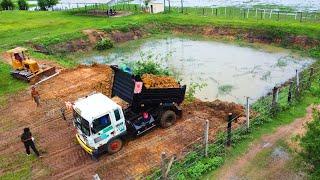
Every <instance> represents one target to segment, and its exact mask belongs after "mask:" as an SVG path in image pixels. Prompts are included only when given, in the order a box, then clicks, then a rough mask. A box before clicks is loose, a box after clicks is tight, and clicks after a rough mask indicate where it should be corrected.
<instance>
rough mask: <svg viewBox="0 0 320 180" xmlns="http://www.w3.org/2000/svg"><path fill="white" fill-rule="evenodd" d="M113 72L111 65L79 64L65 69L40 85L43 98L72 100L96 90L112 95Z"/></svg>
mask: <svg viewBox="0 0 320 180" xmlns="http://www.w3.org/2000/svg"><path fill="white" fill-rule="evenodd" d="M112 79H113V72H112V69H111V68H110V67H109V66H105V65H92V66H78V67H77V68H74V69H66V70H63V71H62V72H61V73H60V75H59V76H57V77H55V78H52V79H50V80H48V81H45V82H43V83H42V84H40V85H39V87H38V89H39V91H40V94H41V97H42V98H43V99H46V100H49V99H59V100H61V101H72V100H75V99H77V98H79V97H83V96H86V95H88V94H90V93H92V92H94V91H96V92H101V93H103V94H105V95H107V96H110V95H111V84H112Z"/></svg>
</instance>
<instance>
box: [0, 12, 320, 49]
mask: <svg viewBox="0 0 320 180" xmlns="http://www.w3.org/2000/svg"><path fill="white" fill-rule="evenodd" d="M148 23H161V24H173V25H199V26H200V25H201V26H203V25H212V26H230V27H239V28H247V29H261V30H265V29H275V30H278V31H279V30H280V31H283V32H287V33H289V34H297V35H307V36H309V37H313V38H317V39H320V24H319V23H310V22H302V23H300V22H297V21H286V22H283V21H273V20H261V21H260V20H253V19H248V20H247V19H244V20H241V19H228V18H223V17H218V18H216V17H205V16H198V15H192V14H191V15H183V14H180V13H171V14H158V15H147V14H136V15H132V16H128V17H121V18H106V17H90V16H76V15H73V13H71V12H23V11H6V12H1V13H0V40H1V44H0V50H2V51H3V50H5V49H8V48H11V47H13V46H16V45H21V44H25V43H28V42H34V43H35V42H41V43H44V44H50V43H57V42H63V41H67V40H70V39H74V38H78V37H81V36H83V35H82V34H81V30H83V29H89V28H98V29H106V28H111V29H112V28H117V27H124V26H129V25H130V24H134V25H137V26H143V25H145V24H148Z"/></svg>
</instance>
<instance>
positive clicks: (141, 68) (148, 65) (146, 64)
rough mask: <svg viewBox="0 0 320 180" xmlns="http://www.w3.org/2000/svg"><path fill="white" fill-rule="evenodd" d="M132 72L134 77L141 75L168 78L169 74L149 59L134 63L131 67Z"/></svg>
mask: <svg viewBox="0 0 320 180" xmlns="http://www.w3.org/2000/svg"><path fill="white" fill-rule="evenodd" d="M132 70H133V74H134V75H136V76H142V75H143V74H154V75H166V76H169V75H170V74H171V73H170V72H169V70H168V69H166V68H163V67H162V66H161V64H159V63H156V62H154V61H153V60H150V59H148V60H139V61H136V62H135V63H134V64H133V66H132Z"/></svg>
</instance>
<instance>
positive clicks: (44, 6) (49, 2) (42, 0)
mask: <svg viewBox="0 0 320 180" xmlns="http://www.w3.org/2000/svg"><path fill="white" fill-rule="evenodd" d="M58 2H59V0H38V6H39V7H40V10H43V11H46V10H48V8H51V7H53V6H54V5H56V4H58Z"/></svg>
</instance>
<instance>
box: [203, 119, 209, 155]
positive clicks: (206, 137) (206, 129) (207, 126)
mask: <svg viewBox="0 0 320 180" xmlns="http://www.w3.org/2000/svg"><path fill="white" fill-rule="evenodd" d="M208 141H209V120H206V124H205V127H204V143H205V149H204V155H205V157H208Z"/></svg>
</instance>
